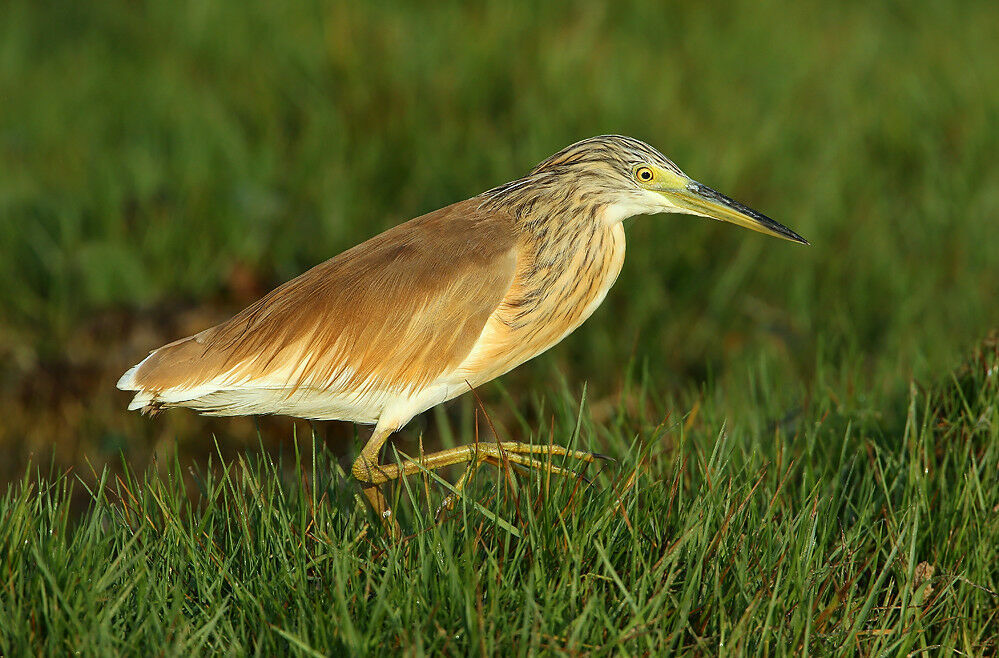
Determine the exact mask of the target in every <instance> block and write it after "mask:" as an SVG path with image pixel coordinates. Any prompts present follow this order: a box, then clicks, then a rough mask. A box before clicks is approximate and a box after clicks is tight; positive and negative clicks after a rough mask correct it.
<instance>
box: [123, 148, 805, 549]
mask: <svg viewBox="0 0 999 658" xmlns="http://www.w3.org/2000/svg"><path fill="white" fill-rule="evenodd" d="M658 213H686V214H691V215H699V216H702V217H708V218H711V219H717V220H722V221H726V222H731V223H733V224H738V225H739V226H743V227H745V228H749V229H753V230H755V231H759V232H761V233H766V234H768V235H773V236H776V237H779V238H784V239H786V240H792V241H794V242H800V243H803V244H808V243H807V242H806V241H805V239H804V238H802V237H801V236H799V235H798V234H797V233H795V232H794V231H791V230H790V229H788V228H786V227H784V226H782V225H780V224H778V223H777V222H775V221H773V220H772V219H770V218H769V217H766V216H765V215H762V214H760V213H758V212H756V211H755V210H752V209H750V208H748V207H746V206H744V205H742V204H741V203H738V202H736V201H734V200H732V199H730V198H729V197H727V196H725V195H723V194H720V193H718V192H716V191H714V190H712V189H711V188H709V187H707V186H705V185H702V184H700V183H698V182H696V181H694V180H692V179H691V178H690V177H688V176H687V175H686V174H684V173H683V172H682V171H680V169H679V168H678V167H677V166H676V165H675V164H673V163H672V162H671V161H670V160H669V159H667V158H666V157H664V156H663V155H662V154H661V153H660V152H659V151H657V150H656V149H654V148H652V147H651V146H649V145H648V144H646V143H644V142H641V141H639V140H637V139H632V138H629V137H621V136H617V135H605V136H600V137H593V138H591V139H586V140H583V141H581V142H577V143H575V144H573V145H571V146H569V147H567V148H565V149H562V150H561V151H559V152H558V153H556V154H555V155H553V156H551V157H550V158H548V159H547V160H545V161H544V162H542V163H541V164H539V165H538V166H536V167H535V168H534V169H533V170H532V171H531V172H530V173H529V174H527V175H526V176H524V177H523V178H519V179H517V180H514V181H512V182H509V183H506V184H504V185H500V186H499V187H496V188H493V189H491V190H489V191H487V192H483V193H482V194H479V195H478V196H475V197H472V198H471V199H468V200H466V201H459V202H458V203H455V204H453V205H450V206H447V207H446V208H441V209H440V210H435V211H434V212H431V213H429V214H426V215H423V216H421V217H417V218H416V219H412V220H410V221H408V222H405V223H404V224H400V225H398V226H396V227H394V228H391V229H389V230H387V231H385V232H384V233H381V234H380V235H376V236H375V237H373V238H371V239H370V240H368V241H367V242H364V243H362V244H360V245H357V246H356V247H353V248H352V249H348V250H347V251H345V252H343V253H342V254H340V255H339V256H336V257H334V258H332V259H330V260H328V261H326V262H325V263H322V264H321V265H317V266H316V267H314V268H313V269H311V270H309V271H308V272H305V273H304V274H302V275H301V276H299V277H297V278H295V279H292V280H291V281H289V282H287V283H285V284H284V285H282V286H280V287H278V288H276V289H275V290H273V291H272V292H271V293H269V294H268V295H266V296H265V297H263V298H262V299H260V300H259V301H258V302H256V303H255V304H253V305H252V306H250V307H248V308H246V309H245V310H243V311H242V312H240V313H239V314H238V315H236V316H235V317H233V318H232V319H230V320H228V321H227V322H224V323H222V324H220V325H218V326H215V327H211V328H209V329H205V330H204V331H202V332H201V333H198V334H195V335H194V336H190V337H188V338H183V339H181V340H178V341H176V342H173V343H170V344H169V345H165V346H163V347H161V348H159V349H157V350H153V351H152V352H151V353H150V354H149V356H147V357H146V358H145V359H144V360H143V361H142V362H140V363H139V364H138V365H136V366H134V367H133V368H131V369H130V370H129V371H128V372H126V373H125V374H124V375H123V376H122V377H121V379H120V380H119V381H118V387H119V388H121V389H123V390H128V391H135V392H136V393H135V397H134V399H133V400H132V402H131V404H130V405H129V407H128V408H129V409H132V410H134V409H141V410H143V411H148V412H152V411H156V410H159V409H161V408H164V407H189V408H191V409H194V410H196V411H199V412H201V413H204V414H211V415H216V416H230V415H244V414H284V415H288V416H297V417H300V418H308V419H322V420H347V421H353V422H355V423H366V424H373V425H374V426H375V427H374V431H373V433H372V435H371V438H370V439H369V440H368V442H367V444H366V445H365V446H364V448H363V449H362V451H361V453H360V455H359V456H358V457H357V459H356V461H355V462H354V465H353V468H352V472H353V475H354V476H355V477H356V478H357V480H358V481H359V482H360V483H361V487H362V490H363V492H364V494H365V496H366V497H367V499H368V500H369V501H370V503H371V506H372V507H373V508H374V510H375V512H376V513H377V514H378V515H379V516H380V517H381V518H382V519H384V520H385V522H386V524H387V525H389V526H390V528H392V529H393V530H394V531H395V532H398V526H397V525H396V523H395V520H394V519H393V518H392V517H391V510H390V509H389V506H388V504H387V502H386V499H385V497H384V495H383V494H382V491H381V485H382V484H384V483H386V482H389V481H391V480H393V479H396V478H399V477H401V476H405V475H408V474H411V473H414V472H418V471H422V470H424V469H437V468H440V467H443V466H446V465H449V464H457V463H468V465H469V466H468V468H467V469H466V471H465V475H463V476H462V478H461V480H460V481H459V482H458V487H459V488H460V486H463V485H464V484H465V483H467V481H468V478H469V477H471V474H472V473H473V472H474V469H475V468H476V467H477V466H478V465H479V464H480V463H484V462H488V463H493V464H498V463H500V461H501V460H503V459H508V460H510V462H511V463H514V464H517V465H521V466H525V467H528V468H532V467H533V468H538V469H546V470H548V471H550V472H551V471H554V472H561V469H560V468H559V467H557V466H553V465H552V464H551V459H550V458H549V459H546V460H542V459H539V457H548V456H561V457H562V458H563V459H578V460H582V461H591V460H592V459H593V457H594V456H593V455H591V454H590V453H584V452H578V451H571V450H567V449H565V448H562V447H560V446H556V445H551V446H543V445H530V444H526V443H517V442H503V443H493V444H489V443H478V444H475V445H468V446H462V447H458V448H453V449H450V450H444V451H441V452H437V453H432V454H429V455H426V456H423V457H421V458H419V459H416V460H404V461H402V462H401V463H388V464H382V463H380V462H379V453H380V451H381V448H382V446H383V444H384V443H385V441H386V439H387V438H388V437H389V435H390V434H392V433H393V432H395V431H396V430H398V429H399V428H401V427H402V426H404V425H405V424H406V423H408V422H409V420H410V419H412V418H413V416H415V415H416V414H419V413H421V412H423V411H426V410H427V409H429V408H431V407H433V406H435V405H438V404H441V403H442V402H444V401H446V400H450V399H451V398H454V397H456V396H458V395H461V394H462V393H464V392H467V391H468V390H469V389H470V388H474V387H476V386H479V385H481V384H484V383H486V382H488V381H490V380H492V379H494V378H495V377H499V376H500V375H502V374H504V373H506V372H507V371H509V370H511V369H512V368H515V367H516V366H518V365H520V364H522V363H524V362H525V361H527V360H528V359H531V358H533V357H535V356H537V355H539V354H541V353H542V352H544V351H545V350H547V349H548V348H550V347H552V346H553V345H555V344H556V343H558V342H559V341H561V340H562V339H563V338H565V337H566V336H567V335H569V333H571V332H572V331H573V330H574V329H575V328H576V327H578V326H579V325H580V324H581V323H582V322H583V321H584V320H586V318H588V317H589V316H590V314H592V313H593V311H594V310H596V308H597V306H599V305H600V302H601V301H603V299H604V296H605V295H606V294H607V291H608V289H609V288H610V287H611V285H612V284H613V283H614V280H615V279H616V278H617V275H618V273H619V272H620V271H621V265H622V263H623V262H624V242H625V240H624V228H623V226H622V221H623V220H625V219H627V218H629V217H632V216H634V215H653V214H658Z"/></svg>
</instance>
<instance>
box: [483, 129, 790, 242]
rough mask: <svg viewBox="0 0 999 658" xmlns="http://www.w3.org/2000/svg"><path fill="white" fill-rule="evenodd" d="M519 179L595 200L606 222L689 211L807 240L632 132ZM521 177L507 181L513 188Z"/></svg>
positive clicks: (581, 146) (563, 154)
mask: <svg viewBox="0 0 999 658" xmlns="http://www.w3.org/2000/svg"><path fill="white" fill-rule="evenodd" d="M521 181H534V182H533V184H534V185H537V186H539V187H542V188H545V189H546V193H547V194H548V195H550V197H551V198H559V197H562V198H565V197H566V196H571V197H573V198H576V199H579V200H581V201H583V202H586V203H588V204H596V205H597V206H599V207H601V209H602V212H601V215H602V217H603V218H604V221H610V222H617V221H621V220H623V219H626V218H628V217H632V216H634V215H654V214H658V213H687V214H690V215H700V216H701V217H708V218H710V219H717V220H720V221H723V222H731V223H733V224H738V225H739V226H743V227H745V228H748V229H752V230H754V231H759V232H760V233H766V234H767V235H773V236H776V237H778V238H784V239H785V240H791V241H794V242H800V243H802V244H808V241H807V240H805V239H804V238H803V237H801V236H800V235H798V234H797V233H795V232H794V231H792V230H791V229H789V228H787V227H786V226H783V225H781V224H778V223H777V222H775V221H774V220H772V219H770V218H769V217H767V216H766V215H763V214H761V213H758V212H756V211H755V210H753V209H752V208H749V207H747V206H744V205H742V204H741V203H739V202H738V201H735V200H733V199H730V198H729V197H727V196H725V195H724V194H721V193H720V192H716V191H714V190H713V189H711V188H710V187H708V186H707V185H702V184H701V183H698V182H697V181H695V180H693V179H691V178H690V177H689V176H687V175H686V174H685V173H683V172H682V171H681V170H680V168H679V167H677V166H676V165H675V164H673V163H672V162H671V161H670V160H669V158H667V157H666V156H664V155H663V154H662V153H660V152H659V151H657V150H656V149H654V148H652V147H651V146H649V145H648V144H646V143H645V142H642V141H639V140H637V139H632V138H631V137H622V136H620V135H601V136H599V137H591V138H590V139H584V140H583V141H581V142H576V143H575V144H573V145H571V146H567V147H566V148H564V149H562V150H561V151H559V152H558V153H556V154H555V155H553V156H551V157H550V158H548V159H547V160H545V161H544V162H542V163H541V164H539V165H538V166H537V167H535V168H534V170H533V171H532V172H531V173H530V175H529V176H527V177H526V178H524V179H521ZM521 181H514V183H510V184H508V185H510V186H511V188H512V191H513V190H515V189H516V188H515V187H514V186H516V185H517V184H518V183H520V182H521ZM498 189H501V188H498ZM560 191H561V194H560V193H559V192H560Z"/></svg>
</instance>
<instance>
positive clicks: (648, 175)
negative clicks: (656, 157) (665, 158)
mask: <svg viewBox="0 0 999 658" xmlns="http://www.w3.org/2000/svg"><path fill="white" fill-rule="evenodd" d="M638 178H639V180H643V181H650V180H652V170H651V169H649V168H648V167H642V168H641V169H639V170H638Z"/></svg>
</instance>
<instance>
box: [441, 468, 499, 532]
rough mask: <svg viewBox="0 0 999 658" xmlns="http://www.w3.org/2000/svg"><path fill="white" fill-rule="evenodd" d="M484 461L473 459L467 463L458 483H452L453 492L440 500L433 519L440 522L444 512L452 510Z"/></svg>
mask: <svg viewBox="0 0 999 658" xmlns="http://www.w3.org/2000/svg"><path fill="white" fill-rule="evenodd" d="M484 461H486V460H485V458H482V459H473V460H472V461H470V462H469V463H468V466H466V467H465V472H464V473H462V474H461V477H460V478H458V481H457V482H455V483H454V491H452V492H451V493H449V494H448V495H446V496H444V500H442V501H441V504H440V505H439V506H438V507H437V513H436V514H434V518H436V519H437V520H438V521H440V519H441V516H442V515H443V514H444V513H445V512H449V511H451V510H453V509H454V505H455V503H457V502H458V497H459V496H461V494H462V492H463V491H464V490H465V487H466V486H467V485H468V483H469V482H471V481H472V478H473V477H475V472H476V471H478V470H479V466H481V465H482V462H484Z"/></svg>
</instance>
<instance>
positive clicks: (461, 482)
mask: <svg viewBox="0 0 999 658" xmlns="http://www.w3.org/2000/svg"><path fill="white" fill-rule="evenodd" d="M452 451H455V452H463V453H465V454H469V456H470V457H471V459H470V460H469V462H468V467H467V468H466V469H465V472H464V473H462V475H461V477H460V478H459V479H458V481H457V482H456V483H455V485H454V491H452V492H451V493H449V494H448V495H447V496H445V497H444V500H442V501H441V504H440V506H439V507H438V508H437V512H436V514H435V518H436V520H437V521H438V522H440V520H441V518H442V517H443V515H444V514H446V513H447V512H449V511H451V510H453V509H454V506H455V505H456V504H457V503H458V499H459V498H460V497H461V494H462V492H463V491H464V489H465V487H466V486H467V485H468V483H469V482H470V481H471V479H472V477H473V476H474V475H475V473H476V471H477V470H478V469H479V466H481V465H482V464H492V465H493V466H496V467H499V466H501V465H502V464H503V463H504V462H506V463H509V464H511V465H513V466H515V467H518V468H521V469H523V470H532V471H539V472H542V473H546V474H554V475H562V476H571V477H577V478H579V479H581V480H583V481H584V482H586V483H589V480H588V479H587V478H586V477H584V476H583V475H582V474H581V473H578V472H576V471H573V470H570V469H568V468H565V467H563V466H560V465H558V464H553V463H552V460H551V457H563V458H567V459H578V460H580V461H582V462H586V463H592V462H594V461H597V460H602V461H613V460H612V459H611V458H610V457H608V456H606V455H601V454H599V453H594V452H583V451H580V450H568V449H567V448H563V447H562V446H556V445H535V444H530V443H519V442H514V441H509V442H503V443H498V444H497V443H478V444H472V445H467V446H460V447H458V448H452V449H451V450H445V451H442V452H452ZM440 454H442V453H434V454H433V455H428V457H435V456H437V455H440ZM539 456H540V457H547V459H540V458H539ZM452 463H457V462H452ZM442 465H443V464H442ZM437 467H438V466H434V468H437Z"/></svg>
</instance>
